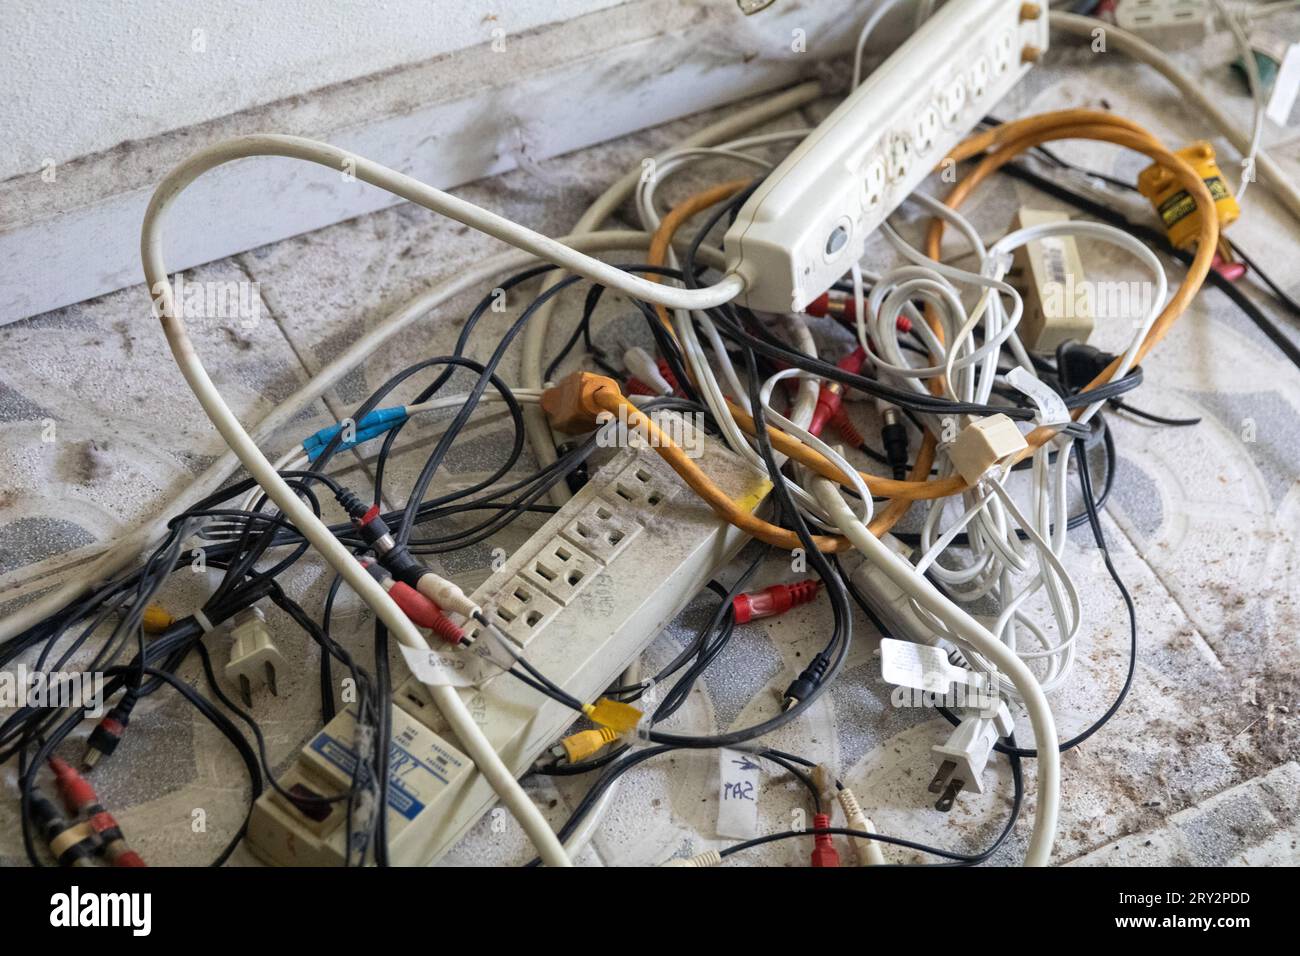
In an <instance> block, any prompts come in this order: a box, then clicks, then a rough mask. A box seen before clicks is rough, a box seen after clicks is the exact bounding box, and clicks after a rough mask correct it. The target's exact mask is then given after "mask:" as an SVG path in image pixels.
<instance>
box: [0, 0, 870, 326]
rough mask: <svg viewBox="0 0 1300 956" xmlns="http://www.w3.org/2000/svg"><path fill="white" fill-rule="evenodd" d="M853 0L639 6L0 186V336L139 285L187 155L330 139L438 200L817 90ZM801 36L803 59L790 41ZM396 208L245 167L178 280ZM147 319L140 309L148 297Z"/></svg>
mask: <svg viewBox="0 0 1300 956" xmlns="http://www.w3.org/2000/svg"><path fill="white" fill-rule="evenodd" d="M858 6H859V5H858V4H856V3H854V2H852V0H819V2H817V3H814V4H808V5H805V6H796V5H794V4H785V3H780V2H778V3H776V4H775V5H773V6H772V7H770V8H768V9H767V10H765V11H763V12H762V13H760V14H758V15H756V16H753V17H744V16H741V15H740V14H739V13H738V11H737V9H736V5H735V4H734V3H730V2H724V0H713V2H708V3H699V2H690V0H633V2H630V3H627V4H623V5H620V6H618V7H615V8H612V9H610V10H605V11H601V12H599V13H594V14H591V15H589V16H585V17H581V18H578V19H575V20H571V21H569V22H566V23H561V24H555V25H552V26H548V27H543V28H540V29H538V30H536V31H533V32H531V33H527V34H520V35H518V36H511V37H508V38H507V39H506V43H505V49H504V50H502V51H494V50H493V49H492V45H491V44H487V45H484V46H481V47H476V48H473V49H470V50H465V51H461V52H458V53H456V54H454V55H451V56H447V57H443V58H439V59H435V60H432V61H429V62H426V63H422V64H419V65H416V66H412V67H404V68H400V69H397V70H392V71H389V72H386V73H382V74H377V75H374V76H370V77H367V78H365V79H363V80H359V81H356V82H354V83H348V84H340V85H337V86H332V87H327V88H324V89H321V90H318V91H317V92H315V93H313V94H311V95H308V96H303V97H295V98H292V99H289V100H284V101H281V102H278V103H273V104H270V105H268V106H265V107H261V108H258V109H255V110H249V111H246V112H242V113H238V114H234V115H231V116H228V117H224V118H222V119H219V120H214V121H212V122H208V123H204V124H201V125H198V126H192V127H188V128H186V129H183V130H179V131H176V132H171V133H167V134H164V135H162V136H159V137H156V138H153V139H149V140H145V141H139V142H128V143H123V144H121V145H119V146H117V147H115V148H114V149H112V150H108V151H106V152H103V153H99V154H96V155H92V156H87V157H84V158H82V159H79V160H76V161H74V162H71V163H67V164H64V165H61V166H59V167H57V168H56V169H55V170H54V178H53V181H52V182H48V181H46V179H45V178H43V176H42V173H41V172H37V173H32V174H28V175H24V176H18V177H14V178H12V179H9V180H6V181H5V182H3V183H0V324H3V323H5V322H10V321H14V320H16V319H20V318H25V317H27V316H31V315H36V314H39V313H42V312H46V311H49V310H51V309H55V308H59V307H61V306H64V305H68V304H71V303H75V302H81V301H84V300H86V299H90V298H93V297H95V296H98V295H102V294H104V293H106V292H111V291H114V290H116V289H121V288H124V287H126V286H129V285H133V284H136V283H139V282H141V281H142V280H143V276H142V273H141V269H140V257H139V230H140V221H141V218H142V216H143V212H144V209H145V206H146V204H147V203H148V200H149V196H150V194H151V192H152V190H153V187H154V186H155V184H156V183H157V182H158V180H159V179H160V178H161V177H162V176H163V175H164V174H165V173H166V172H167V171H168V170H169V169H170V168H171V167H172V166H174V165H175V164H176V163H178V162H180V161H181V160H182V159H184V158H185V157H186V156H188V155H189V154H191V153H192V152H194V151H195V150H197V149H199V148H201V147H203V146H205V145H207V144H210V143H213V142H216V141H218V140H220V139H223V138H226V137H229V136H234V135H239V134H244V133H252V132H286V133H295V134H298V135H304V136H312V137H316V138H321V139H326V140H329V141H330V142H333V143H335V144H338V145H340V146H343V147H345V148H347V149H349V150H351V151H353V152H355V153H357V154H359V155H363V156H367V157H369V158H371V159H375V160H377V161H379V162H382V163H384V164H386V165H389V166H392V167H395V168H397V169H400V170H402V171H403V172H406V173H409V174H410V175H413V176H415V177H417V178H419V179H422V180H424V181H425V182H429V183H432V184H435V185H438V186H440V187H443V188H450V187H453V186H456V185H460V184H462V183H466V182H470V181H473V180H476V179H480V178H482V177H484V176H489V175H494V174H496V173H499V172H502V171H504V170H507V169H510V168H513V167H514V166H515V165H516V164H517V161H518V156H519V147H520V143H521V142H523V143H526V144H527V150H528V154H529V155H530V156H532V157H535V158H538V159H542V158H547V157H550V156H555V155H559V154H561V153H565V152H569V151H571V150H574V149H579V148H581V147H584V146H588V145H591V144H593V143H597V142H601V141H604V140H607V139H611V138H613V137H617V136H621V135H625V134H627V133H629V132H632V131H635V130H638V129H643V128H646V127H649V126H654V125H656V124H659V123H663V122H666V121H668V120H670V119H674V118H677V117H680V116H685V115H689V114H691V113H695V112H698V111H700V110H704V109H708V108H711V107H716V106H719V105H722V104H725V103H728V102H732V101H735V100H737V99H740V98H743V97H747V96H752V95H754V94H756V93H759V92H762V91H765V90H770V89H775V88H777V87H781V86H784V85H787V84H790V83H792V82H794V81H796V80H798V79H801V78H807V77H809V76H811V75H812V74H813V73H814V71H815V69H816V67H815V63H816V61H819V60H824V59H827V58H830V57H832V56H836V55H839V54H842V53H843V52H844V51H845V50H846V49H848V47H849V46H850V45H851V44H852V39H853V36H854V34H855V33H856V22H857V20H858V17H857V15H856V14H855V10H856V8H857V7H858ZM796 31H802V37H803V42H802V50H797V49H796V47H798V46H800V44H799V43H797V42H796V40H797V37H798V34H797V33H796ZM397 201H398V200H395V199H394V197H392V196H390V195H388V194H386V193H382V192H379V191H378V190H375V189H373V188H372V187H369V186H367V185H365V184H363V183H359V182H356V181H350V182H349V181H346V180H345V179H344V177H343V176H341V175H340V174H339V173H337V172H333V171H330V170H325V169H321V168H318V167H314V166H308V165H306V164H303V163H296V162H293V161H291V160H284V159H261V158H259V159H250V160H245V161H241V162H238V163H234V164H231V165H229V166H225V167H222V168H220V169H217V170H214V171H213V172H210V173H208V174H206V175H205V176H203V177H202V178H200V179H199V180H198V181H197V182H196V183H195V184H194V185H193V186H191V187H190V189H188V190H187V191H186V193H185V194H184V196H183V197H182V198H181V199H180V200H179V201H178V202H177V204H176V205H175V207H174V208H173V211H172V213H171V227H170V228H169V229H168V230H167V231H166V235H167V250H166V252H167V262H168V263H169V264H170V265H171V267H172V268H174V269H177V270H182V269H188V268H191V267H193V266H195V265H199V264H201V263H204V262H209V261H212V260H214V259H220V258H223V257H225V256H229V255H233V254H235V253H238V252H242V251H244V250H247V249H252V248H255V247H257V246H260V245H264V244H266V243H270V242H276V241H278V240H281V239H284V238H287V237H289V236H293V235H298V234H300V233H304V232H309V231H311V230H314V229H319V228H321V227H323V226H326V225H329V224H331V223H335V222H339V221H341V220H344V219H349V218H352V217H354V216H358V215H362V214H364V213H368V212H373V211H374V210H377V209H381V208H384V207H386V206H389V205H393V204H394V203H395V202H397ZM140 307H141V313H142V315H145V314H147V309H148V301H147V299H145V298H144V297H143V296H142V297H141V303H140Z"/></svg>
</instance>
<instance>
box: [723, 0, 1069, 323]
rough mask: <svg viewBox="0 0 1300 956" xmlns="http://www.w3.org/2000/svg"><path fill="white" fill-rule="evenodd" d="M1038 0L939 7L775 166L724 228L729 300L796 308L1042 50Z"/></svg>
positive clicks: (1042, 14) (832, 277)
mask: <svg viewBox="0 0 1300 956" xmlns="http://www.w3.org/2000/svg"><path fill="white" fill-rule="evenodd" d="M1047 37H1048V30H1047V0H1041V2H1039V3H1025V2H1020V0H948V3H946V4H944V6H943V7H941V8H940V9H939V11H938V12H937V13H935V14H934V15H933V16H932V17H931V18H930V19H929V20H927V21H926V22H925V24H924V25H922V26H921V28H920V29H918V30H917V31H916V32H915V33H914V34H913V35H912V36H911V37H910V38H909V39H908V40H907V41H906V42H904V43H903V44H902V45H901V46H899V48H898V49H897V50H896V51H895V52H894V53H893V54H892V55H891V56H890V57H889V58H888V59H887V60H885V62H884V63H882V64H881V65H880V67H878V68H877V69H876V70H875V72H873V73H872V74H871V75H870V76H869V77H867V79H866V80H865V81H864V82H863V83H862V85H860V86H859V87H858V88H857V89H856V90H854V91H853V93H851V94H850V95H849V97H848V98H847V99H846V100H845V101H844V102H843V103H842V104H841V105H840V106H839V108H837V109H836V110H835V112H833V113H832V114H831V115H830V116H828V117H827V118H826V119H825V120H824V121H823V122H822V123H821V125H820V126H818V127H817V128H816V129H815V130H813V132H812V133H811V134H809V136H808V138H807V139H805V140H804V141H803V142H802V143H801V144H800V145H799V147H798V148H797V149H796V150H795V151H794V152H793V153H791V154H790V155H789V156H788V157H787V158H786V160H785V161H784V162H783V163H781V165H780V166H778V167H777V168H776V169H775V170H774V171H773V172H772V173H771V174H770V175H769V176H768V177H767V179H765V180H764V181H763V183H762V185H761V186H759V187H758V189H757V190H756V191H755V192H754V195H752V196H751V197H750V198H749V200H748V202H746V203H745V205H744V207H743V208H742V209H741V210H740V213H739V215H737V217H736V221H735V222H734V223H733V224H732V226H731V228H730V229H729V230H728V231H727V235H726V239H725V245H726V250H727V267H728V271H732V272H737V273H739V274H740V275H741V276H742V277H743V278H744V279H745V282H746V290H745V292H744V294H742V295H741V297H740V301H741V302H742V303H743V304H745V305H747V306H749V307H750V308H752V309H760V310H763V311H767V312H790V311H794V312H799V311H802V310H803V309H804V308H805V307H806V306H807V305H808V303H809V302H811V301H812V300H813V299H815V298H817V296H819V295H821V294H822V293H823V292H825V291H826V290H827V289H829V288H830V287H831V285H833V284H834V283H835V282H837V281H838V280H839V279H840V278H841V277H842V276H843V275H844V274H845V273H847V272H848V271H849V267H850V265H851V264H852V263H853V262H855V261H857V260H859V259H861V257H862V254H863V251H864V249H865V247H866V241H867V237H868V236H869V235H870V234H871V233H872V232H874V231H875V230H876V229H877V228H878V227H879V225H880V223H881V222H883V221H884V219H885V217H886V216H888V215H889V214H890V213H891V212H893V210H894V209H895V208H896V207H897V206H898V205H899V203H901V202H902V201H903V199H904V198H905V197H906V196H907V195H908V194H909V193H911V192H912V191H913V190H915V189H916V187H917V186H918V185H919V184H920V183H921V181H922V180H923V179H925V177H926V176H927V175H929V173H930V171H931V170H932V169H934V168H935V166H936V165H937V164H938V163H939V162H940V160H942V159H943V157H944V156H946V155H947V154H948V152H949V151H950V150H951V149H952V148H953V147H954V146H956V145H957V144H958V143H959V142H960V141H961V140H962V139H963V138H964V137H965V136H966V135H967V134H968V133H969V132H970V131H971V130H972V129H974V128H975V125H976V124H977V123H978V122H979V121H980V119H981V118H982V117H983V116H985V115H986V114H987V113H988V112H989V111H990V110H991V108H992V107H993V105H994V104H995V103H997V102H998V101H999V100H1000V99H1002V97H1003V96H1005V95H1006V94H1007V92H1008V91H1010V90H1011V88H1012V87H1013V86H1015V84H1016V83H1017V82H1018V81H1019V80H1020V78H1021V77H1022V76H1024V74H1025V73H1026V72H1027V71H1028V70H1029V68H1030V67H1031V66H1032V65H1033V63H1034V62H1035V61H1036V60H1037V59H1038V58H1039V57H1040V56H1041V55H1042V53H1043V52H1044V51H1045V50H1046V49H1047Z"/></svg>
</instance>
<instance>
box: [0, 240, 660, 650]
mask: <svg viewBox="0 0 1300 956" xmlns="http://www.w3.org/2000/svg"><path fill="white" fill-rule="evenodd" d="M561 241H562V242H564V243H566V244H567V245H570V246H572V247H573V248H575V249H582V250H585V251H587V252H600V251H609V250H614V249H636V248H642V249H643V248H645V247H646V246H648V245H649V242H650V237H649V236H648V235H646V234H645V233H642V232H636V231H632V230H609V231H603V232H590V231H589V232H586V233H583V234H582V235H574V236H566V237H564V238H563V239H562V240H561ZM536 262H537V259H536V257H535V256H532V255H529V254H528V253H525V252H519V251H514V250H512V251H509V252H504V253H500V254H498V255H495V256H490V257H488V258H486V259H483V260H481V261H479V262H477V263H474V264H473V265H469V266H467V267H465V268H463V269H461V270H460V271H458V272H457V273H456V275H454V276H452V277H450V278H448V279H445V280H443V281H442V282H439V283H437V284H436V285H434V286H432V287H430V288H429V289H426V290H425V291H423V292H420V293H418V294H417V295H415V296H414V297H412V298H411V299H410V300H409V301H408V302H406V304H404V305H403V306H401V307H400V308H398V309H397V310H396V311H395V312H393V313H392V314H391V315H389V316H388V317H387V318H386V319H384V320H383V321H382V322H381V323H379V324H378V325H376V326H375V327H374V328H373V329H371V330H370V331H368V332H366V333H364V334H363V335H361V336H360V337H359V338H357V339H356V340H355V341H354V342H353V343H352V344H351V345H350V346H348V347H347V348H346V349H345V350H344V351H343V352H342V353H340V354H339V355H338V356H337V357H336V358H335V359H334V360H333V361H331V362H330V363H329V364H327V365H326V366H325V367H324V368H322V369H321V370H320V371H319V372H317V373H316V374H315V375H314V376H312V378H310V379H309V380H308V381H307V382H306V383H305V384H304V385H303V386H302V387H301V388H299V389H298V390H297V391H296V392H294V393H293V394H292V395H290V396H289V397H288V398H286V399H285V400H284V401H282V402H280V404H278V405H277V406H276V407H275V408H273V409H272V410H271V411H270V412H268V413H267V414H266V416H265V417H264V418H263V419H262V420H261V421H260V422H259V423H258V424H257V425H256V427H254V428H253V429H252V430H251V434H252V436H253V440H254V441H256V442H258V443H261V442H263V441H265V440H267V439H269V438H270V437H271V436H273V435H274V434H275V433H276V432H277V431H278V430H279V429H281V428H283V427H284V426H285V425H287V424H288V423H289V422H291V421H292V420H293V419H294V418H295V417H296V416H297V415H298V414H299V413H300V412H301V411H302V410H303V409H304V408H305V407H306V406H307V405H308V403H310V402H312V401H315V400H316V399H318V398H320V397H321V396H322V395H324V394H325V393H326V392H328V391H329V390H330V389H331V388H333V387H334V386H335V385H336V384H337V383H338V382H339V381H340V380H341V379H342V378H343V377H344V376H346V375H347V374H348V373H349V372H351V371H352V369H353V368H355V367H356V365H357V364H358V363H359V362H361V361H362V360H363V359H364V358H366V357H367V356H368V355H371V354H373V353H374V352H376V351H377V350H378V349H379V348H380V347H381V346H382V345H383V344H384V343H385V342H388V341H389V340H391V339H392V338H393V337H394V336H396V335H399V334H400V333H402V332H403V331H405V330H406V329H407V328H408V327H410V326H411V325H412V324H413V323H415V322H417V321H419V320H420V319H422V318H424V317H425V316H426V315H427V314H428V313H429V312H430V310H432V309H435V308H437V307H438V306H440V305H442V304H443V303H445V302H447V301H449V300H451V299H453V298H455V297H456V296H458V295H460V294H461V293H463V292H466V291H470V290H473V289H478V288H481V287H482V286H483V284H484V283H486V282H489V281H491V280H493V279H495V278H496V277H497V276H498V275H501V274H503V273H509V272H516V271H518V270H520V269H525V268H527V267H528V266H531V265H535V264H536ZM525 411H527V409H525ZM548 434H549V433H548ZM553 453H554V450H552V454H553ZM239 464H240V462H239V459H238V457H237V456H236V455H235V453H234V452H233V451H227V452H225V453H224V454H223V455H222V456H221V457H220V458H218V459H217V460H216V461H215V462H213V463H212V464H211V465H209V466H208V468H207V469H206V470H205V471H204V472H203V473H202V474H201V475H200V476H199V477H198V478H196V479H195V480H194V481H193V482H191V483H190V484H188V485H187V486H186V487H185V489H184V490H183V491H181V493H180V494H178V495H176V496H175V497H174V498H172V499H171V501H170V502H168V504H167V506H166V507H165V508H163V509H162V510H161V511H160V512H159V513H158V515H157V517H155V518H153V519H151V520H149V521H148V522H146V523H145V524H143V525H141V526H139V527H137V528H136V529H135V530H134V531H130V532H127V533H126V534H125V535H123V536H122V537H119V538H117V539H116V540H114V541H110V542H107V543H105V544H104V550H103V553H102V554H101V555H100V556H99V557H97V558H94V559H93V560H91V562H90V563H89V565H88V566H87V567H86V568H84V569H83V570H80V571H79V572H78V573H77V574H76V575H75V576H73V577H69V578H68V579H67V580H65V581H64V582H63V583H61V584H60V585H59V586H58V587H55V588H52V589H50V590H48V591H46V592H45V593H44V594H41V595H40V596H39V597H37V598H35V599H34V600H32V601H30V602H28V603H27V604H24V605H23V606H22V607H21V608H19V609H17V610H16V611H14V612H13V613H12V614H10V615H8V616H7V617H5V618H4V619H3V620H0V644H4V643H6V642H8V641H10V640H12V639H13V638H14V637H15V636H17V635H18V634H21V633H22V632H23V631H25V630H27V629H28V628H30V627H32V626H33V625H35V624H37V623H39V622H40V621H42V620H44V619H45V618H47V617H49V616H50V615H51V614H54V613H57V612H58V611H59V610H61V609H62V608H64V607H67V606H68V604H70V603H71V602H73V601H75V600H77V599H78V598H79V597H81V596H82V595H84V594H86V593H88V592H89V591H90V590H91V589H92V588H94V587H96V586H98V585H100V584H103V583H105V582H106V581H109V580H111V579H112V578H113V576H114V575H116V574H117V573H118V572H119V571H121V570H122V569H123V568H125V567H126V566H127V565H128V564H130V563H131V562H133V561H135V560H136V559H137V558H139V556H140V554H141V553H142V552H143V551H145V550H146V549H149V548H151V547H152V546H154V545H156V544H157V542H158V541H160V540H161V539H162V537H163V536H164V535H165V534H166V533H167V526H168V521H169V520H170V519H171V517H172V516H173V515H175V514H176V513H178V512H181V511H185V510H188V509H189V508H192V507H193V506H194V505H195V504H196V503H198V502H199V501H201V500H203V499H204V498H206V497H207V496H208V495H210V494H212V493H213V492H214V491H216V490H218V489H219V488H220V487H221V486H222V485H223V484H225V482H226V480H227V479H229V477H230V476H231V475H232V474H234V473H235V471H236V470H237V469H238V468H239Z"/></svg>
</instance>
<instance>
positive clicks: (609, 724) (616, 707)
mask: <svg viewBox="0 0 1300 956" xmlns="http://www.w3.org/2000/svg"><path fill="white" fill-rule="evenodd" d="M582 712H583V713H584V714H586V715H587V718H588V719H589V720H590V721H591V722H592V723H593V724H600V725H601V727H603V728H605V729H608V730H612V731H614V733H615V735H618V734H627V733H631V732H632V731H634V730H636V727H637V724H639V723H641V711H639V710H637V709H636V708H635V707H633V706H632V705H631V704H624V703H623V702H622V701H617V700H610V699H609V698H608V697H602V698H601V699H600V700H598V701H596V702H595V703H594V704H587V705H585V706H584V707H583V708H582Z"/></svg>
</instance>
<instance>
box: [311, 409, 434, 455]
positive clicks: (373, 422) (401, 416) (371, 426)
mask: <svg viewBox="0 0 1300 956" xmlns="http://www.w3.org/2000/svg"><path fill="white" fill-rule="evenodd" d="M408 417H409V416H408V415H407V414H406V406H404V405H394V406H393V407H392V408H376V409H375V410H374V411H372V412H371V413H370V414H368V415H366V416H364V417H363V418H362V419H361V420H360V421H359V422H357V423H356V432H355V434H354V436H353V438H352V439H351V440H350V441H349V440H347V439H343V440H342V441H340V442H339V443H338V445H337V446H335V447H336V449H338V450H342V449H344V448H352V447H353V446H355V445H360V444H361V443H362V442H367V441H370V439H372V438H377V437H379V436H380V435H382V434H383V433H384V432H386V431H388V430H389V429H390V428H394V427H396V426H397V425H400V424H401V423H402V422H404V421H406V419H407V418H408ZM342 430H343V426H342V424H339V425H329V426H327V427H325V428H322V429H321V430H320V431H318V432H316V434H314V435H309V436H308V437H307V438H304V439H303V442H302V450H303V451H305V452H306V453H307V458H308V460H310V461H315V460H316V459H317V458H319V457H320V454H321V452H323V451H324V450H325V446H326V445H328V444H329V443H330V442H331V441H333V440H334V436H335V435H337V434H339V433H340V432H341V431H342Z"/></svg>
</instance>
